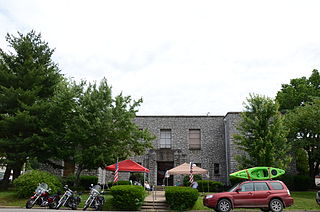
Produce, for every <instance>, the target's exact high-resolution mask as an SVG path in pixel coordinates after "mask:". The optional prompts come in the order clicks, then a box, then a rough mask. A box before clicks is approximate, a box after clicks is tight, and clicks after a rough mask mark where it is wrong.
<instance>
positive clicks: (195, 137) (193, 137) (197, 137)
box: [189, 129, 201, 149]
mask: <svg viewBox="0 0 320 212" xmlns="http://www.w3.org/2000/svg"><path fill="white" fill-rule="evenodd" d="M189 149H201V132H200V130H199V129H198V130H197V129H195V130H193V129H192V130H189Z"/></svg>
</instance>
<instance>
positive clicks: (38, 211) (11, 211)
mask: <svg viewBox="0 0 320 212" xmlns="http://www.w3.org/2000/svg"><path fill="white" fill-rule="evenodd" d="M0 207H1V206H0ZM78 210H81V211H82V208H79V209H78ZM53 211H55V212H58V211H68V212H70V211H72V210H70V209H67V210H60V209H59V210H55V209H53V210H52V209H46V208H32V209H25V208H0V212H53ZM87 211H92V210H91V209H88V210H87ZM234 211H235V212H261V211H260V210H238V209H237V210H234ZM319 211H320V210H319ZM109 212H111V211H109ZM114 212H119V211H114ZM189 212H213V210H208V211H189ZM285 212H316V211H307V210H285Z"/></svg>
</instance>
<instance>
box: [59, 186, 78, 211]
mask: <svg viewBox="0 0 320 212" xmlns="http://www.w3.org/2000/svg"><path fill="white" fill-rule="evenodd" d="M63 188H64V189H65V192H64V194H63V195H62V197H61V198H60V200H59V202H58V204H57V207H56V209H59V208H60V207H62V206H64V207H68V208H71V209H72V210H77V207H78V205H79V203H80V202H81V197H80V196H79V195H81V193H76V191H72V190H71V189H70V188H69V187H68V185H65V186H64V187H63Z"/></svg>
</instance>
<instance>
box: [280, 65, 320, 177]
mask: <svg viewBox="0 0 320 212" xmlns="http://www.w3.org/2000/svg"><path fill="white" fill-rule="evenodd" d="M319 97H320V73H319V71H318V70H316V69H314V70H313V71H312V74H311V76H310V77H309V78H307V77H301V78H296V79H291V80H290V84H283V85H282V88H281V90H280V91H279V92H278V93H277V96H276V99H277V101H278V102H279V103H280V108H281V111H282V112H283V113H285V114H286V115H289V117H288V118H287V121H286V124H287V125H288V128H289V129H290V134H289V137H288V139H289V141H291V142H292V144H293V145H294V146H295V149H296V150H298V151H299V154H300V155H301V154H303V153H305V154H307V155H308V158H307V162H308V167H307V169H308V170H309V175H310V176H312V175H314V174H317V173H314V172H318V171H317V169H318V168H317V167H318V166H317V165H316V164H312V161H314V162H315V155H319V154H320V149H319V148H317V147H316V146H315V144H316V143H317V142H319V139H318V138H317V136H314V135H313V134H309V133H306V132H314V128H313V127H314V126H317V122H318V120H317V119H318V118H315V117H314V116H312V114H313V113H311V112H310V113H308V112H307V111H306V110H310V111H311V110H312V107H315V106H312V107H311V106H310V105H308V104H309V103H310V104H311V105H316V104H317V103H316V102H313V100H314V99H316V98H319ZM306 105H308V107H306V108H304V107H305V106H306ZM298 108H300V109H298ZM299 113H301V114H299ZM299 118H301V122H299V121H297V120H299ZM305 121H308V122H309V124H307V125H305V126H303V125H301V123H304V122H305ZM312 122H313V124H312ZM301 136H302V137H301ZM299 148H300V149H299ZM301 150H303V151H301ZM295 158H296V164H297V169H298V171H299V172H301V171H300V170H301V168H302V169H306V168H304V167H302V166H301V164H305V161H304V160H302V159H299V158H300V157H295ZM302 158H304V157H302ZM302 172H304V171H302Z"/></svg>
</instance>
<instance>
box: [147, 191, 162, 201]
mask: <svg viewBox="0 0 320 212" xmlns="http://www.w3.org/2000/svg"><path fill="white" fill-rule="evenodd" d="M164 192H165V191H149V194H148V196H147V197H146V198H145V201H150V202H151V201H155V202H163V201H165V200H166V197H165V196H164Z"/></svg>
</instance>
